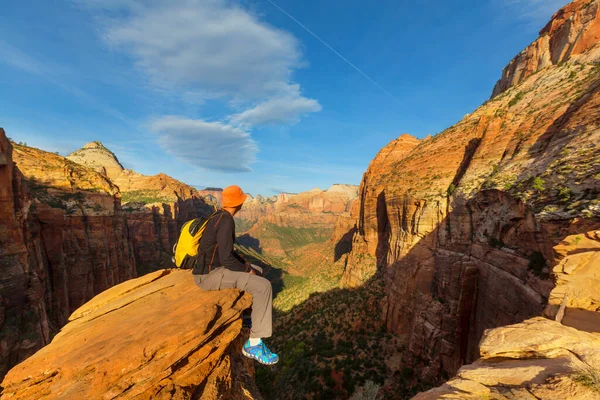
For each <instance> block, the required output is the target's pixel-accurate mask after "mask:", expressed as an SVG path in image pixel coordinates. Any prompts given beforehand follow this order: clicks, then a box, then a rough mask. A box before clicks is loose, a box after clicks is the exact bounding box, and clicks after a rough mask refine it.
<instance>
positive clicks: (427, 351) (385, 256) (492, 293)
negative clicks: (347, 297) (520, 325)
mask: <svg viewBox="0 0 600 400" xmlns="http://www.w3.org/2000/svg"><path fill="white" fill-rule="evenodd" d="M598 3H599V2H598V1H597V0H594V1H576V2H574V3H573V4H571V5H569V6H567V7H566V8H565V9H563V10H562V11H561V12H559V13H557V14H556V15H555V17H554V19H553V21H552V22H550V24H549V25H548V27H547V28H545V30H544V31H542V33H543V37H542V38H540V40H539V43H545V41H549V43H550V45H549V46H550V47H548V48H549V49H551V50H552V51H551V55H548V57H549V58H551V59H552V60H553V63H550V64H548V65H547V66H546V68H544V69H543V70H540V71H539V72H538V73H537V74H533V72H534V70H535V71H537V70H539V69H540V68H538V66H536V67H535V68H533V67H532V68H531V73H524V74H521V75H518V76H517V75H515V74H510V73H509V74H507V73H506V71H505V76H506V77H507V78H506V79H505V80H506V82H508V83H506V84H505V85H504V88H503V90H501V92H502V93H501V94H499V95H497V96H496V97H494V98H493V99H492V100H491V101H488V102H487V103H486V104H484V105H483V106H481V107H480V108H478V109H477V110H476V111H475V112H473V113H472V114H470V115H468V116H466V117H465V118H464V119H463V120H462V121H460V122H459V123H457V124H456V125H454V126H453V127H451V128H449V129H447V130H446V131H444V132H442V133H441V134H439V135H437V136H435V137H433V138H427V139H424V140H422V141H418V140H416V139H414V138H410V137H407V136H404V137H401V138H399V139H398V140H396V141H394V142H392V143H390V145H388V146H387V147H386V148H384V149H383V150H382V151H381V152H380V154H378V156H377V157H376V158H375V160H374V161H373V162H372V164H371V166H370V167H369V170H368V171H367V173H366V174H365V176H364V179H363V182H362V184H361V189H360V199H361V200H360V206H359V215H358V221H357V228H358V232H357V233H356V234H355V235H354V239H353V242H352V252H351V254H350V256H349V260H348V265H347V267H346V271H345V273H344V276H343V279H342V280H343V283H344V284H345V285H348V286H356V285H359V284H361V283H362V282H364V281H366V280H368V279H369V278H370V277H371V276H372V275H373V274H374V273H375V271H376V270H377V269H380V270H382V271H383V275H384V279H385V282H386V294H387V297H388V302H387V306H386V308H387V325H388V328H389V329H391V330H392V331H394V332H397V333H398V334H403V335H407V338H408V351H409V355H412V356H413V358H414V360H416V361H418V360H421V366H422V367H426V368H425V369H424V372H425V374H426V375H429V376H436V375H437V374H438V373H439V372H440V371H442V370H445V371H447V372H450V373H454V372H456V370H457V369H458V368H459V367H460V366H461V365H462V364H464V363H466V362H470V361H473V360H474V359H475V358H477V356H478V349H477V344H478V342H479V340H480V338H481V337H482V334H483V332H484V330H485V329H489V328H494V327H497V326H501V325H507V324H511V323H517V322H520V321H523V320H524V319H526V318H528V317H531V316H537V315H540V313H541V312H542V310H543V308H544V304H545V303H546V301H547V299H548V296H549V293H550V290H551V289H552V287H553V285H554V283H553V280H552V279H549V278H550V272H551V267H552V265H554V264H555V261H554V251H553V246H554V245H556V244H557V243H558V242H560V241H561V240H562V239H563V238H564V237H566V236H567V235H569V234H572V233H578V232H585V231H587V230H590V229H595V227H597V226H600V222H599V217H600V200H599V197H600V196H599V194H600V179H599V177H600V146H599V143H600V129H599V125H600V118H599V115H600V113H599V111H600V71H599V70H598V68H597V66H596V64H593V63H587V61H588V60H595V55H596V52H597V49H598V46H597V45H598V40H597V39H596V38H595V34H593V32H594V29H595V28H594V27H595V26H596V25H597V24H598V23H599V22H598V20H599V18H600V17H599V16H598V6H599V4H598ZM565 30H566V31H565ZM546 32H547V33H548V35H547V37H546V36H545V33H546ZM565 32H566V33H565ZM573 32H574V33H573ZM563 33H565V36H562V35H563ZM574 35H575V36H577V38H575V37H574ZM561 38H563V39H565V38H569V40H570V41H569V43H571V44H572V46H570V47H569V48H571V51H569V52H566V53H565V52H564V51H563V50H560V48H561V46H559V44H560V43H562V41H561V40H562V39H561ZM584 39H585V40H584ZM565 40H566V39H565ZM531 51H532V48H531V47H530V48H528V50H526V51H525V52H524V53H521V54H520V55H519V56H518V57H517V58H516V59H515V60H514V61H513V62H512V63H511V65H525V64H524V61H523V59H524V58H523V57H524V54H531ZM559 53H560V54H561V56H560V57H558V56H556V54H559ZM556 60H559V61H562V63H561V64H560V65H559V63H558V61H557V62H554V61H556ZM555 64H556V65H555ZM521 69H522V68H521ZM515 71H516V69H515ZM503 79H504V78H503ZM511 85H514V86H513V87H510V86H511Z"/></svg>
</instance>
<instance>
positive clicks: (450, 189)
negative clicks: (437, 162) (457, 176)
mask: <svg viewBox="0 0 600 400" xmlns="http://www.w3.org/2000/svg"><path fill="white" fill-rule="evenodd" d="M455 189H456V186H454V183H451V184H450V186H448V190H447V191H446V194H447V195H448V197H450V196H452V193H454V190H455Z"/></svg>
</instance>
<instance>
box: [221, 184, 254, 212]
mask: <svg viewBox="0 0 600 400" xmlns="http://www.w3.org/2000/svg"><path fill="white" fill-rule="evenodd" d="M247 197H248V196H246V194H245V193H244V191H243V190H242V189H241V188H240V187H239V186H236V185H233V186H228V187H226V188H225V189H223V201H222V203H223V207H228V208H235V207H237V206H241V205H242V204H244V201H246V198H247Z"/></svg>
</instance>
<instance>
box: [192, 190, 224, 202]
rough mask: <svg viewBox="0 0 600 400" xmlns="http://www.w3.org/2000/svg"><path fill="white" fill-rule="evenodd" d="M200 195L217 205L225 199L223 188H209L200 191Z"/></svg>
mask: <svg viewBox="0 0 600 400" xmlns="http://www.w3.org/2000/svg"><path fill="white" fill-rule="evenodd" d="M198 193H199V194H200V196H202V197H204V198H205V199H207V200H209V201H211V202H213V203H215V204H221V200H222V199H223V189H221V188H210V187H208V188H206V189H203V190H199V191H198Z"/></svg>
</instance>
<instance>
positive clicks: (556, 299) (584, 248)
mask: <svg viewBox="0 0 600 400" xmlns="http://www.w3.org/2000/svg"><path fill="white" fill-rule="evenodd" d="M554 250H555V254H556V256H557V257H556V260H557V262H556V266H555V267H554V270H553V275H554V277H555V279H556V287H555V288H554V289H553V290H552V292H551V293H550V296H549V298H548V305H547V307H546V309H545V310H544V314H545V315H546V316H547V317H549V318H556V316H557V315H558V313H559V310H560V307H561V305H562V306H563V307H564V310H563V311H562V319H561V321H562V323H563V325H567V326H571V327H574V328H577V329H579V330H582V331H587V332H595V333H598V334H600V231H590V232H584V233H581V234H577V235H571V236H568V237H566V238H565V239H564V240H563V241H562V242H560V243H559V244H558V245H557V246H555V247H554Z"/></svg>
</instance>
